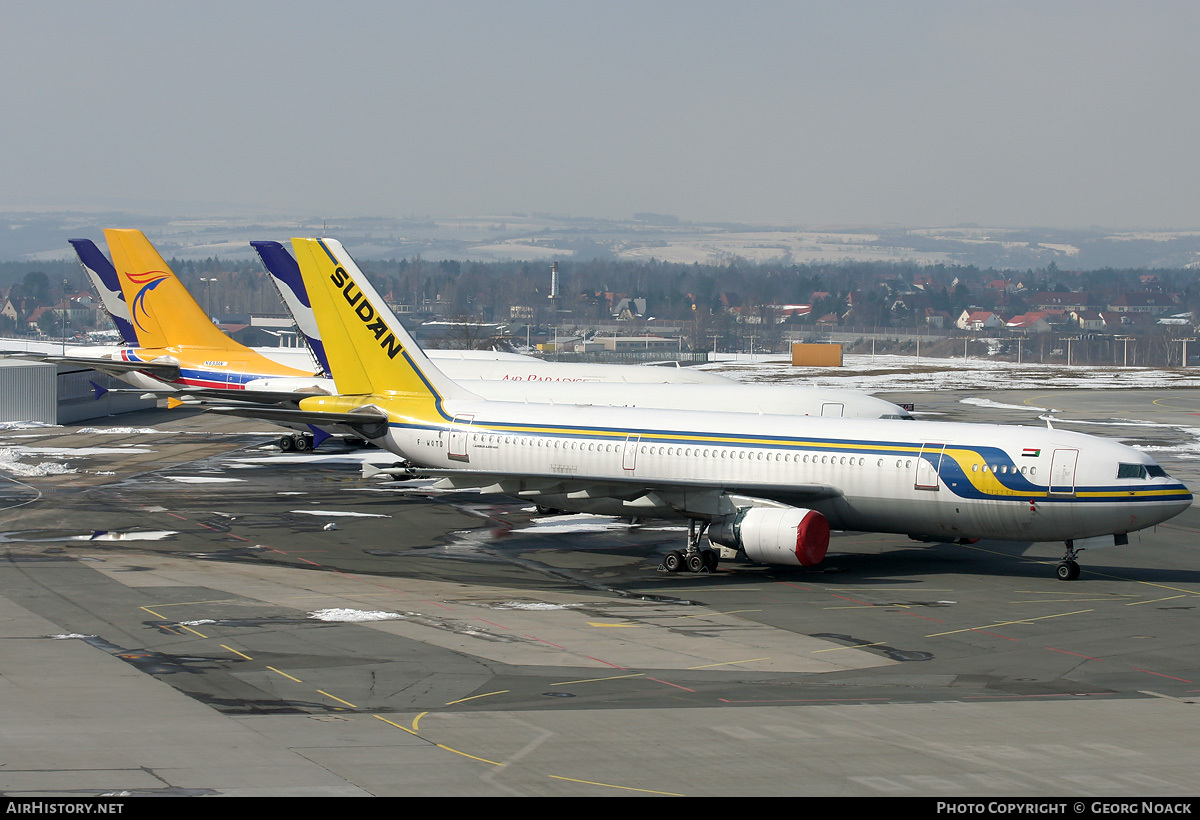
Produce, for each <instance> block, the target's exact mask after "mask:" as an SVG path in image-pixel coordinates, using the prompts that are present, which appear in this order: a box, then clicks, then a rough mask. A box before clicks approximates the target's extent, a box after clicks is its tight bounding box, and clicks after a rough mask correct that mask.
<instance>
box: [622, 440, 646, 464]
mask: <svg viewBox="0 0 1200 820" xmlns="http://www.w3.org/2000/svg"><path fill="white" fill-rule="evenodd" d="M641 440H642V437H641V435H639V434H635V433H630V434H629V435H628V436H626V437H625V447H624V449H622V451H621V467H622V469H625V470H628V471H629V472H633V470H634V469H635V468H636V467H637V448H638V442H640V441H641Z"/></svg>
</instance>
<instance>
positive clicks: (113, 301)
mask: <svg viewBox="0 0 1200 820" xmlns="http://www.w3.org/2000/svg"><path fill="white" fill-rule="evenodd" d="M67 241H68V242H70V243H71V247H73V248H74V249H75V254H76V255H77V256H78V257H79V264H80V265H82V266H83V271H84V273H86V274H87V276H88V279H90V280H91V282H92V285H93V286H94V287H95V288H96V292H97V293H98V294H99V295H100V304H102V305H103V306H104V309H105V310H106V311H107V312H108V315H109V316H111V317H112V320H113V324H115V325H116V326H117V332H118V333H120V334H121V341H122V342H124V343H125V344H126V345H127V346H129V347H137V346H138V337H137V330H136V329H135V328H134V326H133V318H132V316H131V315H130V313H129V303H128V302H126V301H125V294H124V293H122V292H121V280H120V279H118V278H117V269H116V268H114V267H113V265H112V263H111V262H109V261H108V257H107V256H105V255H104V253H103V252H102V251H101V250H100V248H98V247H96V243H95V242H93V241H92V240H90V239H68V240H67Z"/></svg>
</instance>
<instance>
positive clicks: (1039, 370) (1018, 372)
mask: <svg viewBox="0 0 1200 820" xmlns="http://www.w3.org/2000/svg"><path fill="white" fill-rule="evenodd" d="M722 358H726V357H722ZM700 368H701V369H702V370H708V371H711V372H715V373H719V374H721V375H722V376H726V377H728V378H731V379H735V380H736V381H740V382H750V383H756V384H762V383H767V384H769V383H772V382H777V383H796V382H808V383H810V384H815V385H819V386H825V387H838V388H847V389H852V390H864V391H866V392H868V393H879V392H882V391H925V390H996V389H997V388H999V387H1003V388H1004V389H1005V390H1043V389H1078V388H1088V387H1103V388H1108V389H1122V388H1135V387H1200V368H1174V369H1166V370H1163V369H1158V368H1149V367H1113V366H1111V365H1072V366H1071V367H1069V368H1068V367H1067V366H1066V365H1065V364H1037V363H1030V362H1023V363H1021V364H1017V363H1016V362H1006V361H998V360H995V359H981V358H970V359H962V358H948V359H930V358H927V357H921V358H919V359H918V358H917V357H916V356H899V355H894V354H886V355H885V354H879V355H876V356H872V355H870V354H862V355H859V354H847V355H846V356H845V357H843V364H842V367H836V368H832V367H793V366H792V365H791V359H790V358H789V357H787V356H774V355H772V356H764V355H758V356H753V357H750V356H739V357H737V358H736V360H725V361H715V362H710V363H709V364H704V365H700Z"/></svg>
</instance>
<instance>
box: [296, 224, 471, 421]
mask: <svg viewBox="0 0 1200 820" xmlns="http://www.w3.org/2000/svg"><path fill="white" fill-rule="evenodd" d="M292 247H293V249H294V250H295V253H296V261H297V263H299V267H300V271H301V273H302V275H303V277H304V284H305V286H306V287H307V289H308V295H309V298H310V299H311V300H312V307H313V312H314V314H315V315H316V319H317V323H318V325H319V327H320V332H321V339H322V341H323V342H324V345H325V354H326V356H327V357H328V359H329V365H330V375H331V376H332V377H333V381H334V384H336V385H337V389H338V392H339V393H342V394H352V395H362V394H371V393H374V394H381V395H385V396H390V397H395V398H412V399H418V400H420V399H432V400H433V402H434V403H435V405H436V406H437V407H439V408H440V406H441V402H442V400H443V399H448V398H455V399H477V398H478V396H475V395H474V394H473V393H471V392H470V391H469V390H467V389H466V388H464V387H461V386H459V385H458V384H456V383H455V382H453V381H451V380H450V379H449V378H447V377H446V376H445V375H443V374H442V372H441V371H440V370H438V369H437V368H436V367H434V365H433V363H432V362H430V360H429V358H428V357H427V356H426V355H425V354H424V352H422V350H421V348H420V347H418V346H417V344H416V342H414V341H413V339H412V337H411V336H409V335H408V332H407V331H405V329H404V326H403V325H401V324H400V321H399V320H398V319H397V318H396V316H395V314H393V313H392V311H391V309H390V308H388V306H387V305H386V304H385V303H384V301H383V298H382V297H381V296H380V295H379V294H378V293H377V292H376V290H375V288H374V287H372V286H371V283H370V282H369V281H367V277H366V276H365V275H364V274H363V272H362V271H361V270H360V269H359V267H358V265H357V264H355V262H354V260H353V259H352V258H351V257H350V254H348V253H347V252H346V249H345V248H343V247H342V245H341V243H340V242H338V241H337V240H334V239H293V240H292Z"/></svg>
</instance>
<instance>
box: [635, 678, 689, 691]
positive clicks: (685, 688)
mask: <svg viewBox="0 0 1200 820" xmlns="http://www.w3.org/2000/svg"><path fill="white" fill-rule="evenodd" d="M646 680H652V681H654V682H655V683H661V684H662V685H663V686H674V687H675V688H676V689H682V690H683V691H685V692H692V693H695V691H696V690H695V689H688V688H687V687H686V686H680V685H679V684H678V683H671V682H670V681H666V680H659V679H658V678H646Z"/></svg>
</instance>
